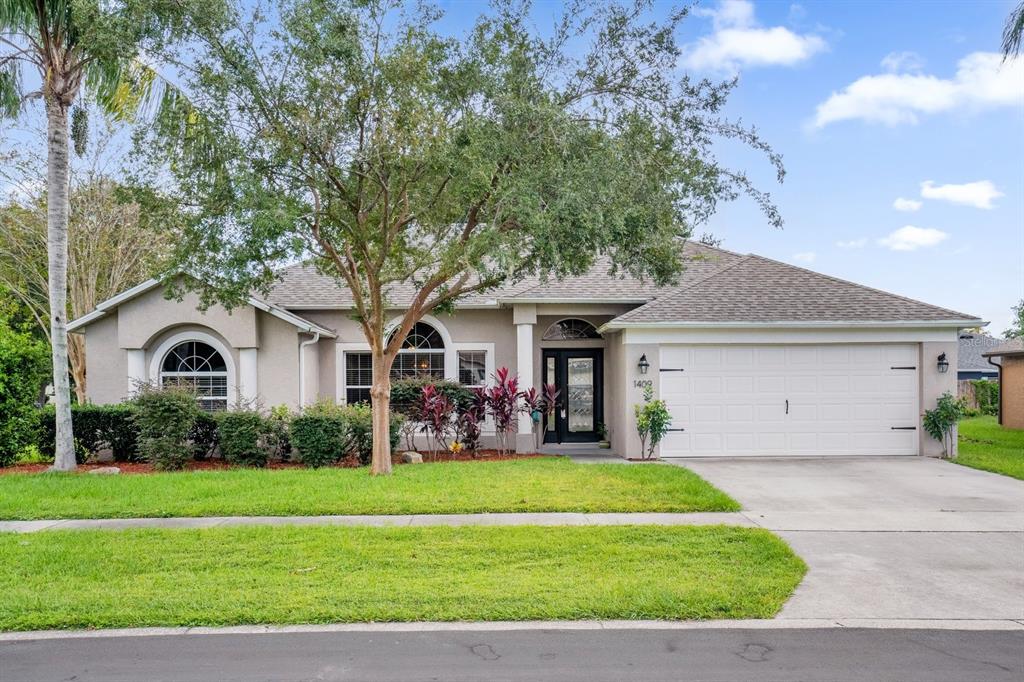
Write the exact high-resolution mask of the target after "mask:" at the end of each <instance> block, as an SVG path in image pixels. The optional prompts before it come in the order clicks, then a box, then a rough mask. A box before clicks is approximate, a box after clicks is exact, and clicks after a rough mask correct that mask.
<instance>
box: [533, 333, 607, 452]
mask: <svg viewBox="0 0 1024 682" xmlns="http://www.w3.org/2000/svg"><path fill="white" fill-rule="evenodd" d="M602 359H603V351H602V350H601V349H599V348H596V349H595V348H580V349H566V350H545V351H544V381H545V383H549V384H554V385H555V386H556V387H557V388H558V389H559V391H560V392H559V396H558V406H557V407H556V408H555V412H554V416H553V418H551V419H550V420H548V421H547V423H545V427H544V442H545V443H593V442H596V441H598V440H600V439H599V438H598V424H600V423H601V420H602V419H603V418H604V415H603V410H602V400H603V378H604V370H603V367H602Z"/></svg>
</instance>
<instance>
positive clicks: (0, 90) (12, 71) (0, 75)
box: [0, 60, 21, 118]
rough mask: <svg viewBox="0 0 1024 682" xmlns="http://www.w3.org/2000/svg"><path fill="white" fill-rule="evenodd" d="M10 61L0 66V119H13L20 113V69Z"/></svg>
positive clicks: (16, 63) (15, 62)
mask: <svg viewBox="0 0 1024 682" xmlns="http://www.w3.org/2000/svg"><path fill="white" fill-rule="evenodd" d="M18 66H19V64H18V62H17V61H14V60H11V61H9V62H8V63H7V64H5V65H3V66H0V118H7V117H9V118H15V117H16V116H17V115H18V112H20V111H21V69H19V68H18Z"/></svg>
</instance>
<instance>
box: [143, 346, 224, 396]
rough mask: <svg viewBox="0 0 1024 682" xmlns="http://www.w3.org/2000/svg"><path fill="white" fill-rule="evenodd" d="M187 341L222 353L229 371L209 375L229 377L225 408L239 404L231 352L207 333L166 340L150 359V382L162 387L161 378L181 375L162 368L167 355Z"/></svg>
mask: <svg viewBox="0 0 1024 682" xmlns="http://www.w3.org/2000/svg"><path fill="white" fill-rule="evenodd" d="M187 341H198V342H200V343H205V344H207V345H209V346H210V347H212V348H213V349H214V350H215V351H217V352H218V353H220V356H221V357H222V358H224V365H225V367H227V371H226V372H223V373H220V372H210V373H209V374H210V376H220V375H221V374H224V375H226V376H227V398H226V399H225V402H224V406H225V408H228V409H230V408H231V407H234V406H235V405H236V404H237V402H238V383H237V379H236V377H237V373H236V370H235V360H234V358H233V357H232V355H231V351H230V350H228V347H227V346H225V345H224V344H223V343H221V342H220V340H219V339H217V338H216V337H215V336H212V335H210V334H207V333H206V332H201V331H187V332H179V333H177V334H173V335H171V336H169V337H168V338H166V339H164V341H163V342H162V343H161V344H160V345H159V346H157V347H156V348H155V349H154V350H153V357H152V358H151V359H150V362H149V380H150V382H152V383H153V384H155V385H157V386H161V385H163V380H162V378H161V377H163V376H175V375H180V374H179V373H178V372H163V371H162V367H163V364H164V358H165V357H166V356H167V354H168V353H169V352H171V350H172V349H173V348H175V347H176V346H177V345H178V344H181V343H185V342H187ZM190 375H191V374H190ZM182 376H183V375H182Z"/></svg>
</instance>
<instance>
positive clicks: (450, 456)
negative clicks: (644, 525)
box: [0, 450, 551, 476]
mask: <svg viewBox="0 0 1024 682" xmlns="http://www.w3.org/2000/svg"><path fill="white" fill-rule="evenodd" d="M420 454H421V455H423V461H424V463H435V462H495V461H500V460H506V459H530V458H533V457H550V456H551V455H541V454H537V453H530V454H517V453H509V454H499V453H498V451H497V450H478V451H477V453H476V456H475V457H474V456H473V455H471V454H469V453H467V452H460V453H457V454H456V453H451V452H448V451H438V452H422V451H421V452H420ZM391 462H392V464H395V465H400V464H404V463H403V462H402V455H401V452H398V453H395V454H393V455H392V457H391ZM331 466H332V467H333V468H336V469H352V468H356V467H358V466H359V462H358V461H357V460H355V459H354V458H348V459H344V460H342V461H340V462H338V463H337V464H333V465H331ZM104 467H117V468H118V469H120V470H121V473H122V474H152V473H156V471H155V470H154V469H153V465H152V464H147V463H144V462H100V463H96V464H79V465H78V469H77V471H76V472H75V473H87V472H88V471H90V470H92V469H100V468H104ZM49 468H50V465H49V464H15V465H13V466H9V467H0V476H4V475H6V474H39V473H43V472H45V471H46V470H47V469H49ZM234 468H236V467H233V466H232V465H230V464H228V463H227V462H225V461H224V460H221V459H208V460H203V461H201V462H198V461H191V462H188V463H187V464H186V465H185V469H184V470H185V471H227V470H229V469H234ZM266 468H268V469H304V468H305V467H304V466H303V465H302V464H300V463H299V462H282V461H271V462H268V463H267V467H266Z"/></svg>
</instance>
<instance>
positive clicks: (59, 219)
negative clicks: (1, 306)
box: [46, 97, 76, 471]
mask: <svg viewBox="0 0 1024 682" xmlns="http://www.w3.org/2000/svg"><path fill="white" fill-rule="evenodd" d="M46 119H47V160H46V192H47V199H46V201H47V203H46V250H47V256H48V274H49V282H48V285H49V293H50V347H51V349H52V358H53V399H54V403H55V407H56V408H57V424H56V426H57V441H56V443H55V444H54V453H55V455H54V459H53V468H54V469H56V470H57V471H72V470H73V469H74V468H75V466H76V465H75V447H74V435H73V433H72V430H71V390H70V387H69V382H68V321H67V310H68V164H69V160H68V112H67V108H66V107H65V106H64V105H63V104H62V103H61V102H60V101H59V100H57V99H56V98H54V97H48V98H47V101H46Z"/></svg>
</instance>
